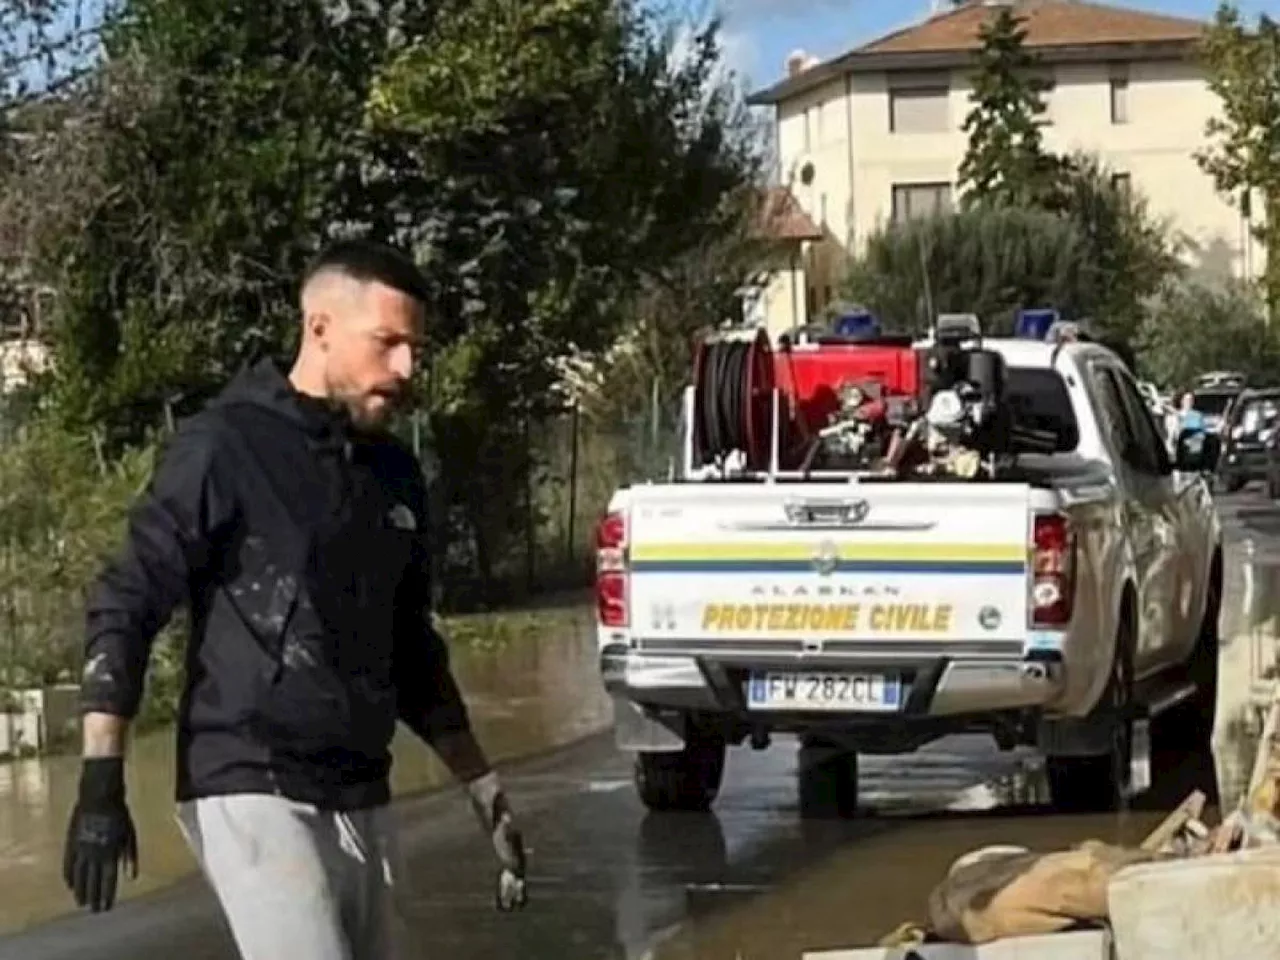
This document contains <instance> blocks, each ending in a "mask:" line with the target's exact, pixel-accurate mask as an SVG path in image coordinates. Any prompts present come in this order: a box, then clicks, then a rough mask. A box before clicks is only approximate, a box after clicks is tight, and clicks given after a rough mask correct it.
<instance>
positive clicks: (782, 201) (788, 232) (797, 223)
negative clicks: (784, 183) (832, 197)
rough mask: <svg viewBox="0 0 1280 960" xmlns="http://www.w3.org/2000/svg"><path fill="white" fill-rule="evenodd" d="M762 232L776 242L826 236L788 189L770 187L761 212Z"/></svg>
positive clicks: (819, 238)
mask: <svg viewBox="0 0 1280 960" xmlns="http://www.w3.org/2000/svg"><path fill="white" fill-rule="evenodd" d="M760 225H761V232H762V233H764V234H765V235H766V236H769V237H771V238H772V239H774V240H795V241H801V240H821V239H822V238H823V237H824V236H825V234H824V233H823V232H822V228H821V227H819V226H818V225H817V224H816V223H814V222H813V218H812V217H810V216H809V215H808V214H807V213H805V212H804V210H803V209H802V208H801V206H800V202H799V201H798V200H796V198H795V195H794V194H792V192H791V191H790V190H788V189H787V188H786V187H770V188H769V189H768V191H767V192H766V193H765V195H764V198H763V206H762V208H761V211H760Z"/></svg>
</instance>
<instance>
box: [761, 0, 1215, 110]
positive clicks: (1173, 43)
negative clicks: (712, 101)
mask: <svg viewBox="0 0 1280 960" xmlns="http://www.w3.org/2000/svg"><path fill="white" fill-rule="evenodd" d="M1005 5H1008V6H1012V7H1013V8H1014V11H1015V12H1016V13H1017V14H1018V15H1019V16H1020V17H1022V18H1023V23H1022V29H1023V30H1024V31H1025V32H1026V44H1027V46H1028V47H1029V48H1031V49H1033V50H1037V51H1038V52H1039V53H1040V55H1041V58H1042V59H1043V60H1044V61H1045V62H1068V61H1077V62H1079V61H1097V60H1110V59H1122V60H1139V59H1152V58H1168V57H1176V56H1186V55H1187V54H1188V53H1190V52H1192V51H1193V50H1194V48H1195V44H1196V42H1197V41H1198V40H1199V39H1200V37H1201V36H1202V35H1203V34H1204V31H1205V29H1206V28H1207V27H1208V24H1207V23H1204V22H1201V21H1199V20H1190V19H1186V18H1183V17H1172V16H1168V15H1167V14H1159V13H1147V12H1146V11H1143V10H1133V9H1128V8H1124V7H1117V6H1107V5H1103V4H1100V3H1089V2H1085V0H1011V2H1009V3H1008V4H1003V3H994V2H987V3H984V2H982V0H969V2H967V3H964V4H962V5H961V6H958V7H956V8H955V9H952V10H948V11H946V12H945V13H940V14H938V15H936V16H933V17H929V18H928V19H927V20H924V21H922V22H921V23H917V24H914V25H912V26H910V27H906V28H904V29H902V30H897V31H895V32H893V33H890V34H888V35H886V36H883V37H879V38H878V39H875V40H872V41H870V42H869V43H866V44H863V45H862V46H860V47H856V48H855V49H853V50H850V51H849V52H847V53H845V54H842V55H841V56H839V57H836V58H834V59H832V60H828V61H826V62H824V63H821V64H818V65H817V66H813V67H809V68H808V69H805V70H802V71H800V72H799V73H796V74H793V75H791V76H788V77H784V78H783V79H782V80H779V81H778V82H777V83H775V84H773V85H772V86H771V87H768V88H767V89H764V90H760V91H758V92H756V93H754V94H752V95H751V96H750V97H749V98H748V102H749V103H752V104H769V103H777V102H779V101H780V100H786V99H788V98H790V97H794V96H796V95H797V94H800V93H804V92H805V91H807V90H811V89H813V88H814V87H817V86H820V85H821V84H824V83H828V82H830V81H831V80H834V79H839V78H841V77H843V76H844V75H845V74H850V73H859V72H869V71H890V70H912V69H921V70H925V69H939V68H944V67H948V66H963V65H964V64H966V63H968V62H969V58H970V57H971V56H972V54H973V51H974V50H977V49H978V48H979V47H980V46H981V40H979V38H978V32H979V30H980V29H981V27H982V25H983V24H984V23H985V22H986V21H987V20H988V19H989V18H992V17H994V16H995V15H996V14H997V13H998V12H999V10H1000V8H1001V7H1002V6H1005Z"/></svg>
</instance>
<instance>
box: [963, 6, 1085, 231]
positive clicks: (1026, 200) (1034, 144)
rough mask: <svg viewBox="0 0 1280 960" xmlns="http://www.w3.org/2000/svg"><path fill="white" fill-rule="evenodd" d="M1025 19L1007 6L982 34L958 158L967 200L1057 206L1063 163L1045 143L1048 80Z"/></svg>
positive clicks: (969, 204) (967, 201)
mask: <svg viewBox="0 0 1280 960" xmlns="http://www.w3.org/2000/svg"><path fill="white" fill-rule="evenodd" d="M1023 22H1024V18H1023V17H1021V16H1020V15H1018V14H1016V13H1014V12H1013V10H1012V8H1011V7H1008V6H1002V7H1001V8H1000V10H999V12H998V13H997V14H996V15H995V16H994V17H991V18H989V19H988V20H987V21H986V22H985V23H984V24H983V25H982V28H981V30H980V32H979V36H980V38H981V40H982V48H981V49H980V50H979V52H978V56H977V60H978V65H977V69H976V70H975V72H974V73H973V81H972V82H973V93H972V94H971V95H970V100H971V101H972V103H973V107H972V109H970V111H969V113H968V115H967V116H966V117H965V120H964V127H963V129H964V131H965V132H966V133H967V134H968V135H969V145H968V149H967V150H966V152H965V155H964V159H963V160H961V162H960V170H959V187H960V190H961V200H962V203H963V204H964V205H966V206H973V205H975V204H984V203H985V204H999V205H1005V206H1036V207H1050V206H1053V205H1054V204H1055V202H1056V199H1057V193H1058V187H1059V177H1060V174H1061V164H1060V161H1059V160H1058V159H1057V158H1056V157H1054V156H1053V155H1052V154H1050V153H1048V152H1047V151H1046V150H1045V149H1044V145H1043V142H1042V141H1043V138H1042V136H1041V126H1042V121H1041V119H1040V118H1041V116H1042V115H1043V114H1044V112H1045V104H1044V93H1045V92H1046V91H1047V90H1048V89H1049V88H1050V84H1049V81H1048V80H1046V79H1045V78H1044V77H1043V76H1040V75H1039V74H1038V73H1037V71H1036V67H1037V58H1036V57H1035V56H1034V55H1032V54H1031V53H1030V52H1029V51H1028V50H1027V49H1026V47H1025V45H1024V41H1025V39H1026V30H1025V29H1024V27H1023Z"/></svg>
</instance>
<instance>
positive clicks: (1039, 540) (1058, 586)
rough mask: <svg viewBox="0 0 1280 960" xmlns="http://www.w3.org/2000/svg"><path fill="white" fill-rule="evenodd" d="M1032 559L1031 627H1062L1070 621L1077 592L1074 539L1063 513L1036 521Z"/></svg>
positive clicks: (1047, 515) (1045, 516) (1038, 518)
mask: <svg viewBox="0 0 1280 960" xmlns="http://www.w3.org/2000/svg"><path fill="white" fill-rule="evenodd" d="M1033 541H1034V549H1033V552H1032V559H1031V577H1032V579H1031V608H1032V609H1031V625H1032V626H1033V627H1062V626H1066V625H1067V624H1068V623H1070V622H1071V611H1072V607H1073V606H1074V602H1075V592H1076V577H1075V573H1076V571H1075V567H1076V538H1075V533H1074V532H1073V531H1072V529H1071V524H1070V522H1069V521H1068V520H1067V518H1066V517H1064V516H1063V515H1062V514H1057V513H1055V514H1044V515H1042V516H1038V517H1036V518H1035V533H1034V535H1033Z"/></svg>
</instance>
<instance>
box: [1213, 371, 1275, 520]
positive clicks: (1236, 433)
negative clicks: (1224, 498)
mask: <svg viewBox="0 0 1280 960" xmlns="http://www.w3.org/2000/svg"><path fill="white" fill-rule="evenodd" d="M1278 427H1280V388H1272V389H1265V390H1244V391H1242V392H1241V393H1240V394H1239V395H1238V396H1237V397H1236V398H1235V402H1234V403H1232V404H1231V405H1230V407H1229V408H1228V410H1227V413H1226V416H1225V418H1224V419H1223V422H1222V429H1221V431H1220V436H1221V438H1222V452H1221V455H1220V456H1219V458H1218V486H1219V488H1220V489H1222V490H1224V491H1226V492H1227V493H1233V492H1235V491H1236V490H1239V489H1240V488H1241V487H1243V486H1245V484H1248V483H1251V482H1253V481H1255V480H1257V481H1263V482H1266V484H1267V487H1268V493H1269V494H1270V495H1271V496H1275V495H1276V493H1277V492H1280V471H1277V470H1276V468H1275V464H1274V461H1275V460H1276V459H1277V454H1278V451H1277V444H1278V441H1280V438H1277V428H1278Z"/></svg>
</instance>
